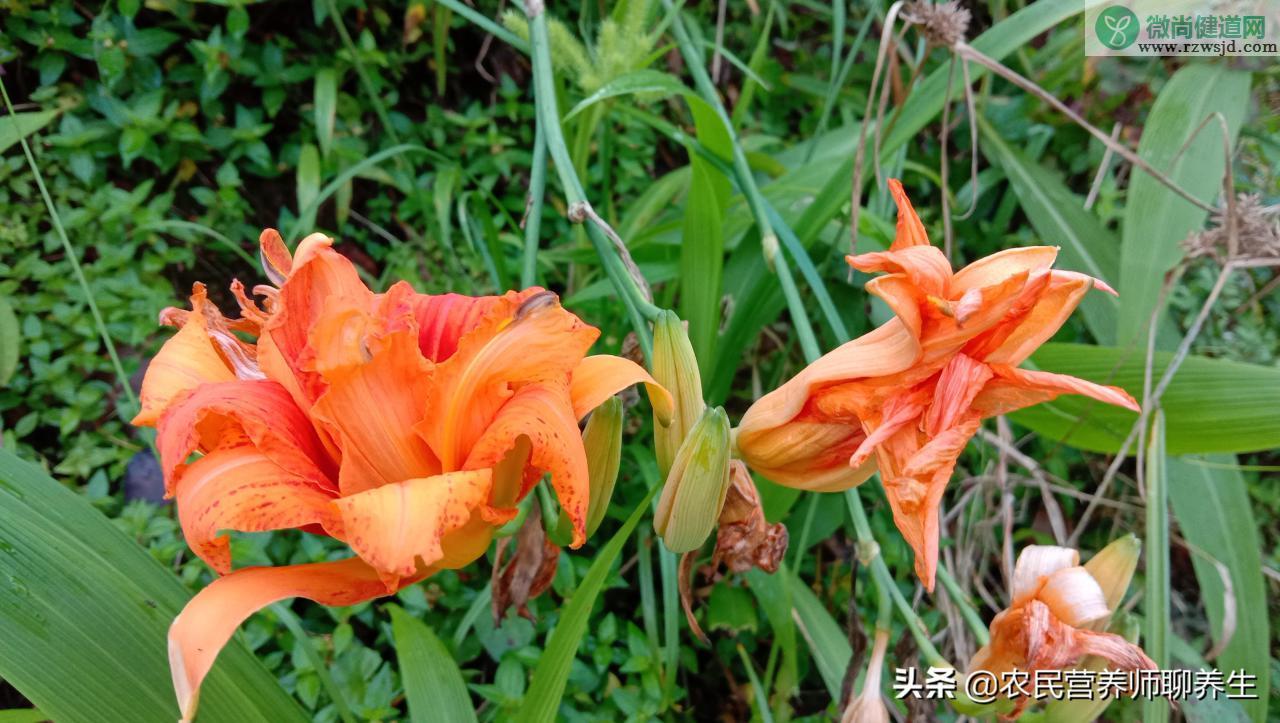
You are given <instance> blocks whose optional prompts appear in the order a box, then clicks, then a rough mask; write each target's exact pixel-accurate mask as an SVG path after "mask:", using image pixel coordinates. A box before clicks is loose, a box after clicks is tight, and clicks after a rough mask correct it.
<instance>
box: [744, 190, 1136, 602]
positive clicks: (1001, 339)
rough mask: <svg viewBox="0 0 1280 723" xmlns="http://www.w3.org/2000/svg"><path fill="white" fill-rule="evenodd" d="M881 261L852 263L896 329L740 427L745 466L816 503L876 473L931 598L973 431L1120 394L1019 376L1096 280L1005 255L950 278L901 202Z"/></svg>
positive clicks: (1049, 250)
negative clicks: (1007, 418)
mask: <svg viewBox="0 0 1280 723" xmlns="http://www.w3.org/2000/svg"><path fill="white" fill-rule="evenodd" d="M889 188H890V190H891V191H892V192H893V197H894V200H895V201H896V203H897V206H898V227H897V235H896V238H895V239H894V242H893V244H892V245H891V246H890V247H889V250H888V251H883V252H874V253H866V254H859V255H857V256H849V257H847V260H848V262H849V264H850V265H851V266H853V267H854V268H855V269H859V270H861V271H866V272H874V271H883V272H887V273H886V274H885V275H884V276H880V277H878V278H875V279H872V280H870V281H868V282H867V285H866V288H867V291H868V293H871V294H874V295H876V296H878V297H880V298H881V299H883V300H884V301H885V302H886V303H887V304H888V305H889V307H890V308H891V309H892V310H893V311H894V313H895V315H896V316H895V318H894V319H892V320H890V321H889V322H888V323H886V324H884V325H882V326H880V327H878V328H876V329H875V330H873V331H871V332H869V333H867V334H865V335H863V336H861V337H859V338H857V339H855V340H853V341H851V342H849V343H847V344H844V345H843V346H840V347H839V348H837V349H835V350H834V351H832V352H830V353H828V354H827V355H825V356H823V357H822V358H821V359H819V360H817V361H816V362H814V363H813V364H810V365H809V366H808V367H807V368H805V369H804V370H803V371H801V372H800V373H799V374H797V375H796V376H795V377H794V378H792V379H791V380H790V381H788V382H787V383H786V384H784V385H782V386H781V387H779V388H778V389H776V390H774V391H773V392H770V393H769V394H767V395H765V396H763V397H761V398H760V399H758V400H757V401H756V402H755V403H754V404H753V405H752V406H751V408H750V409H748V410H747V413H746V414H745V415H744V416H743V418H742V422H741V424H740V425H739V427H738V432H737V444H738V450H739V453H740V455H741V457H742V459H743V460H744V461H746V462H747V463H748V464H749V465H751V466H752V467H753V468H754V469H755V470H756V471H757V472H759V473H761V474H762V475H764V476H765V477H768V478H769V479H772V480H773V481H775V482H778V483H780V484H784V485H788V486H791V487H799V488H802V489H808V490H816V491H823V492H829V491H836V490H843V489H848V488H850V487H853V486H855V485H858V484H861V483H862V482H863V481H865V480H866V479H867V478H868V477H870V476H871V474H872V473H874V472H875V471H876V468H877V466H878V467H879V470H880V476H881V479H882V480H883V482H884V488H885V492H886V495H887V496H888V498H889V504H890V507H891V508H892V509H893V517H894V522H895V523H896V524H897V526H898V529H899V530H900V531H901V532H902V535H903V537H905V538H906V540H907V542H908V543H909V544H910V545H911V547H912V549H913V550H914V551H915V555H916V560H915V568H916V573H917V575H919V577H920V579H921V581H923V582H924V584H925V587H927V588H928V589H929V590H930V591H932V590H933V583H934V571H935V569H936V567H937V560H938V504H939V502H940V500H941V499H942V493H943V491H944V489H945V488H946V484H947V481H948V480H949V479H950V477H951V472H952V469H953V468H954V467H955V463H956V458H957V457H958V456H959V454H960V452H961V450H962V449H963V448H964V446H965V444H966V443H967V442H968V441H969V439H970V438H971V437H972V436H973V435H974V434H975V433H976V432H977V430H978V426H979V423H980V422H981V420H983V419H985V418H987V417H992V416H995V415H999V414H1006V413H1008V412H1012V411H1014V410H1016V409H1021V408H1022V407H1027V406H1030V405H1033V404H1038V403H1040V402H1045V401H1049V400H1051V399H1054V398H1055V397H1057V396H1058V395H1060V394H1084V395H1087V396H1090V397H1093V398H1095V399H1098V400H1101V401H1104V402H1107V403H1108V404H1116V405H1120V406H1123V407H1127V408H1129V409H1135V410H1136V409H1137V403H1136V402H1134V400H1133V398H1132V397H1130V396H1129V394H1128V393H1126V392H1125V391H1124V390H1122V389H1119V388H1117V387H1108V386H1102V385H1099V384H1094V383H1092V382H1088V381H1085V380H1083V379H1076V378H1075V377H1069V376H1064V375H1061V374H1052V373H1049V372H1042V371H1032V370H1027V369H1019V368H1018V364H1020V363H1022V361H1023V360H1025V359H1026V358H1027V357H1029V356H1030V355H1031V353H1032V352H1033V351H1035V349H1036V348H1037V347H1039V346H1040V345H1041V344H1043V343H1044V342H1045V341H1047V340H1048V339H1049V338H1050V337H1051V336H1053V334H1054V332H1056V331H1057V330H1058V328H1059V327H1061V326H1062V324H1063V323H1064V322H1065V321H1066V319H1067V317H1068V316H1069V315H1070V314H1071V312H1072V311H1073V310H1074V309H1075V307H1076V306H1077V305H1078V304H1079V303H1080V300H1081V299H1082V298H1083V297H1084V294H1085V293H1086V292H1088V291H1089V289H1091V288H1093V287H1094V286H1098V287H1099V288H1101V289H1103V290H1104V291H1110V292H1111V293H1115V292H1114V291H1112V290H1111V289H1110V288H1109V287H1107V286H1106V284H1104V283H1102V282H1101V281H1098V280H1097V279H1093V278H1090V277H1088V276H1085V275H1083V274H1078V273H1075V272H1071V271H1055V270H1052V269H1051V268H1050V267H1051V266H1052V265H1053V262H1054V259H1055V258H1056V256H1057V253H1058V249H1057V248H1056V247H1053V246H1031V247H1026V248H1016V249H1009V250H1007V251H1001V252H999V253H996V254H992V255H991V256H988V257H986V258H983V259H980V260H978V261H976V262H974V263H972V264H970V265H968V266H966V267H965V268H963V269H961V270H960V271H956V272H953V271H952V269H951V264H950V263H949V262H948V261H947V259H946V257H945V256H944V255H943V253H942V251H941V250H939V249H938V248H936V247H934V246H932V245H930V244H929V237H928V236H927V235H926V233H925V230H924V225H923V224H922V223H921V222H920V218H919V217H918V216H916V213H915V210H914V209H913V208H912V206H911V201H909V200H908V199H907V196H906V193H905V192H904V191H903V190H902V184H900V183H899V182H898V181H896V180H890V181H889Z"/></svg>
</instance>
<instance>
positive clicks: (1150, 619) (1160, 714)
mask: <svg viewBox="0 0 1280 723" xmlns="http://www.w3.org/2000/svg"><path fill="white" fill-rule="evenodd" d="M1164 420H1165V417H1164V412H1163V411H1162V410H1156V413H1155V416H1154V417H1153V418H1152V420H1151V429H1150V435H1151V437H1150V439H1149V440H1148V443H1147V459H1146V482H1147V535H1146V538H1147V539H1146V542H1145V543H1143V545H1142V550H1143V552H1144V553H1145V554H1146V557H1147V568H1146V571H1147V579H1146V597H1144V598H1143V600H1142V611H1143V624H1144V626H1145V630H1144V631H1143V633H1144V634H1143V640H1142V642H1143V645H1144V646H1145V648H1146V651H1147V655H1149V656H1150V657H1151V660H1153V661H1155V664H1156V666H1157V667H1158V668H1160V669H1161V670H1164V669H1166V668H1168V667H1169V638H1171V637H1173V630H1172V628H1171V627H1170V622H1169V488H1168V475H1167V469H1168V464H1167V462H1166V458H1165V447H1164V442H1165V434H1164V433H1165V426H1164ZM1142 719H1143V721H1145V722H1146V723H1164V721H1167V720H1169V702H1168V701H1166V700H1164V699H1163V698H1158V697H1153V698H1149V699H1147V700H1144V701H1143V703H1142Z"/></svg>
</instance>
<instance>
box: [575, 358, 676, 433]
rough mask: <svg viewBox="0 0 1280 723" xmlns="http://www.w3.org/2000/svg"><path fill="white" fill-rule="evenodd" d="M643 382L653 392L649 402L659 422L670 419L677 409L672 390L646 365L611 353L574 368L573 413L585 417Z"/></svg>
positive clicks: (588, 360) (584, 361)
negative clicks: (646, 367)
mask: <svg viewBox="0 0 1280 723" xmlns="http://www.w3.org/2000/svg"><path fill="white" fill-rule="evenodd" d="M640 383H643V384H644V385H645V389H646V390H647V391H648V392H649V401H650V402H651V403H652V404H653V409H654V412H655V413H656V414H657V415H658V421H659V423H663V424H665V423H667V422H669V421H670V420H671V415H672V414H673V412H674V409H675V402H674V401H673V400H672V399H671V393H670V392H668V391H667V390H666V388H665V387H663V386H662V385H661V384H659V383H657V382H656V381H654V379H653V377H651V376H649V372H647V371H645V370H644V367H642V366H640V365H639V364H636V363H635V362H633V361H631V360H630V359H624V358H622V357H620V356H611V355H608V354H597V355H595V356H589V357H587V358H586V359H583V360H582V363H581V364H579V365H578V366H577V368H576V369H574V370H573V377H572V378H571V379H570V380H569V394H570V396H572V397H573V414H574V416H576V417H577V418H578V419H582V418H583V417H585V416H587V413H588V412H590V411H591V410H592V409H595V408H596V407H598V406H600V405H601V404H602V403H604V401H605V400H606V399H608V398H609V397H612V396H613V395H614V394H617V393H618V392H620V391H622V390H623V389H626V388H627V387H629V386H631V385H632V384H640Z"/></svg>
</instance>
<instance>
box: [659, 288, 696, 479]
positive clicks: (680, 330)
mask: <svg viewBox="0 0 1280 723" xmlns="http://www.w3.org/2000/svg"><path fill="white" fill-rule="evenodd" d="M653 377H654V379H655V380H656V381H657V382H658V383H659V384H661V385H662V386H664V387H666V388H667V391H669V392H671V396H672V398H673V399H674V401H675V412H674V414H672V415H671V420H670V424H663V423H662V422H661V420H657V419H655V420H654V437H655V438H656V440H655V442H656V447H657V449H656V452H657V457H658V471H659V472H660V473H661V474H662V475H663V476H664V477H665V476H666V475H667V473H668V472H669V471H670V469H671V464H672V462H673V461H674V460H675V457H676V452H677V451H678V450H679V449H680V445H681V443H683V442H684V438H685V435H687V434H688V433H689V430H691V429H692V428H693V425H694V424H696V423H697V422H698V420H699V418H701V417H702V412H703V410H704V409H706V403H704V402H703V401H702V375H701V374H699V373H698V359H697V357H695V356H694V355H693V345H692V344H690V343H689V333H688V331H687V330H686V329H685V327H684V322H682V321H680V317H678V316H676V315H675V313H674V312H671V311H663V312H662V313H661V314H659V315H658V319H657V321H655V322H654V324H653Z"/></svg>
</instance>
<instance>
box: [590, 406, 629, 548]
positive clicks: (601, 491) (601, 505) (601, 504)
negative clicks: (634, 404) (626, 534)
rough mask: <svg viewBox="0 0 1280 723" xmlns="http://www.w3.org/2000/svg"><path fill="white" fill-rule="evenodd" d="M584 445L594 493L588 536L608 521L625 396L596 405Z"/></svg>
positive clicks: (619, 456)
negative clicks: (623, 398)
mask: <svg viewBox="0 0 1280 723" xmlns="http://www.w3.org/2000/svg"><path fill="white" fill-rule="evenodd" d="M582 446H583V447H585V448H586V450H587V477H588V479H589V480H590V482H591V496H590V497H589V498H588V501H587V536H588V537H590V536H591V534H592V533H594V532H595V531H596V528H598V527H600V523H601V522H603V521H604V514H605V512H606V511H607V510H608V509H609V500H610V498H612V497H613V485H614V483H616V482H617V481H618V465H619V462H620V461H621V459H622V400H621V399H619V398H617V397H610V398H609V399H608V401H606V402H605V403H604V404H601V405H600V406H599V407H596V410H595V411H594V412H592V413H591V418H590V419H588V420H587V428H586V429H584V430H583V431H582Z"/></svg>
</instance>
